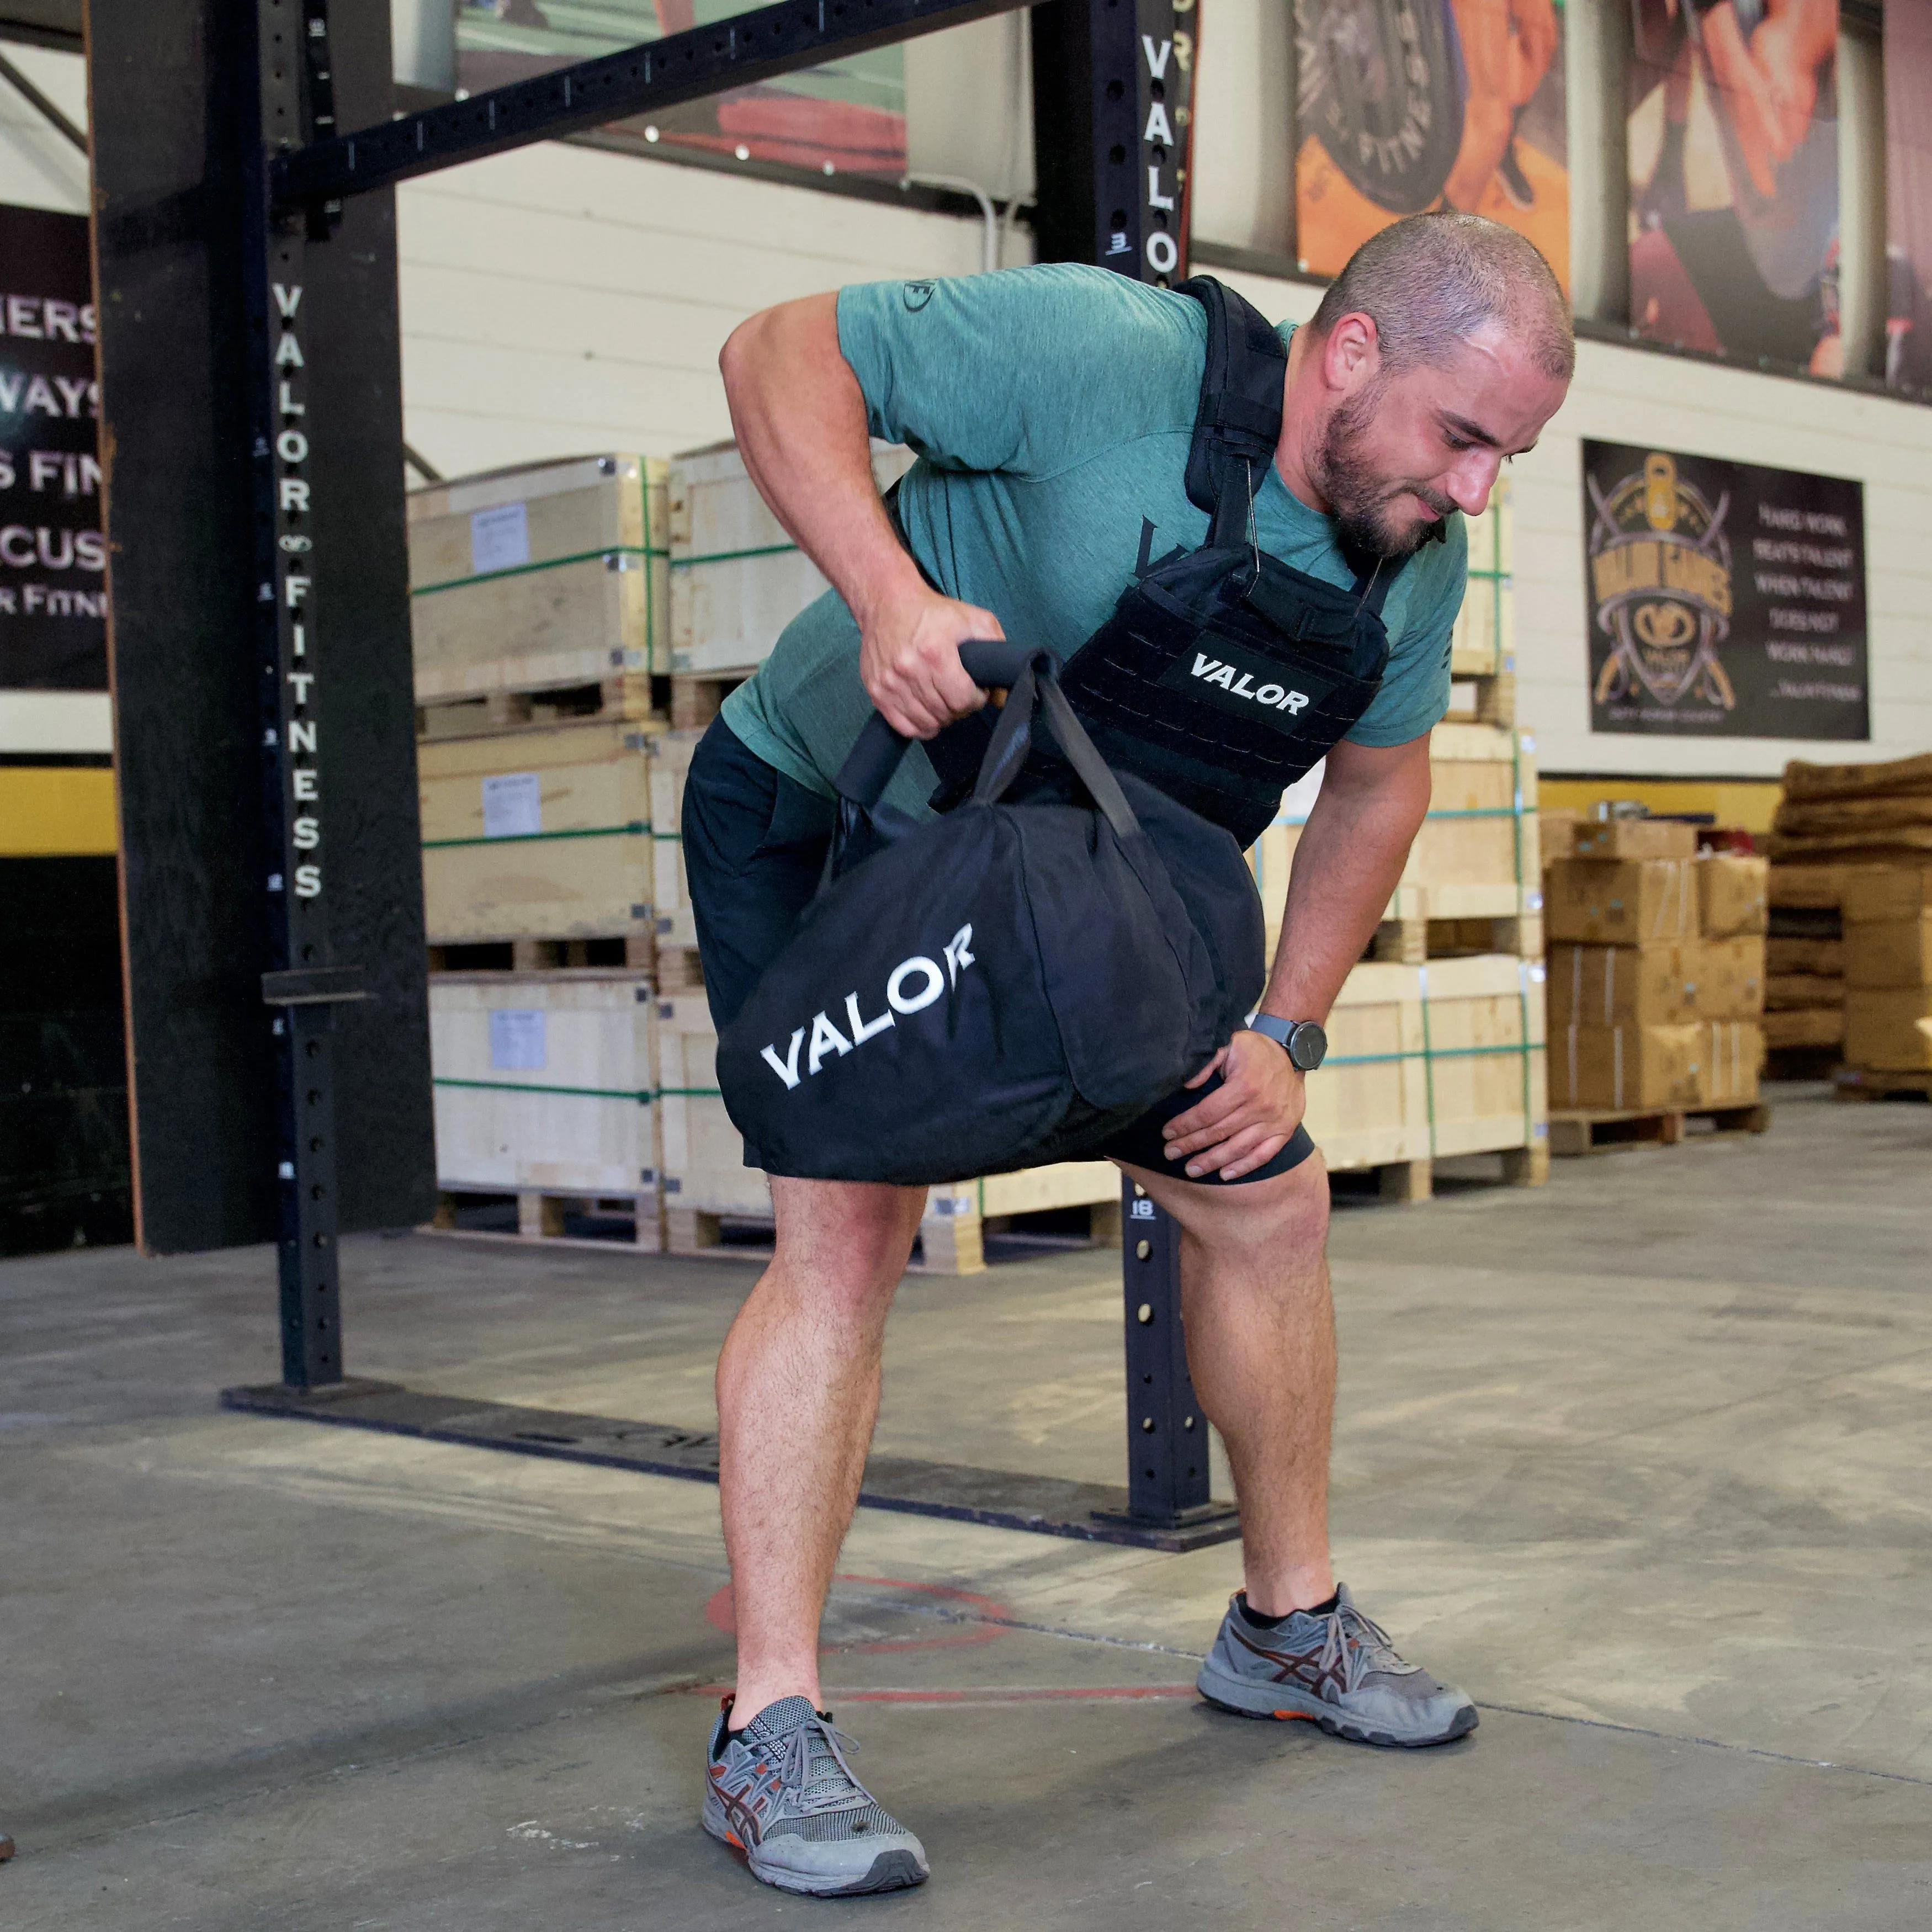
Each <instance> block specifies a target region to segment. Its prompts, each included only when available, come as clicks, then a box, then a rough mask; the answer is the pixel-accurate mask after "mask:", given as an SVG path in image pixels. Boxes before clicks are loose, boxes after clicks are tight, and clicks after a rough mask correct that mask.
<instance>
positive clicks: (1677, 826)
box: [1571, 818, 1697, 859]
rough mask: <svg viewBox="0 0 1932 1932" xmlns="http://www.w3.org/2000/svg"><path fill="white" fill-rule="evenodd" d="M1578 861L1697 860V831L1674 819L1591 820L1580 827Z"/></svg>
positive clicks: (1576, 849)
mask: <svg viewBox="0 0 1932 1932" xmlns="http://www.w3.org/2000/svg"><path fill="white" fill-rule="evenodd" d="M1571 855H1572V856H1574V857H1576V858H1578V859H1694V858H1696V857H1697V827H1696V826H1694V825H1686V824H1684V823H1681V822H1680V821H1679V820H1676V819H1674V818H1591V819H1586V820H1583V821H1582V823H1580V824H1579V825H1578V826H1577V835H1576V839H1575V842H1574V844H1573V845H1572V847H1571Z"/></svg>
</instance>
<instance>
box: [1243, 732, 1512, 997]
mask: <svg viewBox="0 0 1932 1932" xmlns="http://www.w3.org/2000/svg"><path fill="white" fill-rule="evenodd" d="M1429 764H1430V781H1431V786H1432V793H1431V797H1430V808H1429V816H1428V817H1427V818H1426V819H1425V820H1424V821H1423V824H1422V829H1421V831H1420V832H1418V834H1417V835H1416V839H1415V844H1414V845H1413V846H1412V847H1411V848H1410V850H1409V859H1408V862H1407V863H1406V865H1404V866H1403V873H1402V878H1401V881H1400V883H1399V884H1398V885H1397V887H1396V889H1395V891H1394V894H1393V895H1391V898H1390V900H1389V904H1388V910H1387V912H1386V913H1385V915H1384V922H1385V926H1388V928H1390V929H1391V931H1390V932H1389V933H1388V935H1387V936H1386V942H1385V944H1382V945H1379V948H1378V950H1379V951H1380V952H1382V953H1384V955H1385V956H1389V957H1393V958H1395V959H1405V958H1406V959H1407V960H1408V961H1409V962H1410V963H1413V962H1415V961H1416V960H1419V959H1424V958H1426V957H1427V953H1428V935H1427V928H1428V926H1430V924H1431V922H1445V921H1451V920H1453V921H1457V922H1465V921H1477V920H1482V921H1487V922H1490V923H1491V926H1492V927H1493V928H1495V927H1497V926H1500V927H1502V928H1504V930H1502V931H1495V930H1493V931H1492V933H1491V935H1490V944H1491V945H1492V946H1493V947H1495V949H1496V950H1498V951H1508V952H1513V953H1518V954H1520V955H1521V956H1524V957H1526V958H1536V957H1538V956H1541V953H1542V950H1543V929H1542V923H1541V913H1542V909H1543V888H1542V883H1541V847H1540V841H1539V834H1538V823H1537V811H1536V798H1537V793H1536V759H1535V747H1534V745H1533V744H1532V742H1531V741H1530V739H1529V736H1528V734H1527V733H1517V732H1515V731H1514V730H1502V729H1500V728H1499V727H1494V726H1491V725H1487V724H1439V725H1437V726H1436V730H1435V731H1434V733H1433V735H1432V736H1431V739H1430V760H1429ZM1300 790H1301V788H1299V787H1298V792H1299V791H1300ZM1289 798H1290V799H1291V800H1292V801H1293V802H1291V803H1290V804H1289V805H1288V806H1287V807H1286V811H1285V815H1284V816H1283V817H1281V818H1280V819H1277V820H1276V821H1275V823H1274V824H1272V825H1271V826H1269V827H1268V829H1267V830H1266V831H1265V832H1263V833H1262V836H1261V838H1260V839H1259V841H1257V842H1256V845H1255V847H1254V848H1253V850H1252V851H1251V852H1250V854H1249V864H1250V866H1251V867H1252V868H1253V871H1254V874H1255V877H1256V883H1257V884H1258V885H1259V887H1260V889H1261V895H1262V914H1263V916H1264V918H1265V920H1266V922H1267V926H1268V945H1269V947H1270V950H1271V951H1272V950H1273V947H1274V944H1275V941H1276V940H1277V938H1278V937H1279V935H1280V930H1281V918H1282V912H1283V908H1284V907H1285V906H1286V904H1287V900H1288V880H1289V871H1290V870H1291V868H1292V866H1293V865H1294V862H1295V846H1296V844H1297V843H1298V841H1299V840H1300V838H1301V825H1302V823H1303V822H1304V820H1305V818H1306V815H1307V808H1306V806H1305V805H1304V804H1303V803H1302V802H1301V799H1299V798H1298V795H1297V793H1290V794H1289ZM1498 942H1502V943H1501V944H1499V943H1498Z"/></svg>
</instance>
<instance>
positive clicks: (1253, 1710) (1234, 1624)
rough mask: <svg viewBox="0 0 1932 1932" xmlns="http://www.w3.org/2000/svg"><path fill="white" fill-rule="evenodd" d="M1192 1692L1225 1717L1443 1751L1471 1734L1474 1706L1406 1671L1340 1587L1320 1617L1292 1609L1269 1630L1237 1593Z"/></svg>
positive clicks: (1415, 1668) (1411, 1667) (1417, 1669)
mask: <svg viewBox="0 0 1932 1932" xmlns="http://www.w3.org/2000/svg"><path fill="white" fill-rule="evenodd" d="M1195 1688H1196V1690H1198V1691H1199V1692H1200V1693H1201V1694H1202V1697H1205V1698H1206V1699H1207V1700H1208V1703H1211V1704H1217V1705H1219V1706H1220V1707H1221V1709H1223V1710H1224V1711H1234V1712H1238V1713H1239V1714H1240V1715H1241V1716H1243V1717H1247V1718H1304V1719H1306V1720H1307V1721H1308V1722H1310V1723H1311V1724H1319V1725H1320V1726H1321V1727H1322V1729H1323V1730H1325V1731H1328V1732H1331V1733H1333V1734H1334V1736H1337V1737H1338V1738H1349V1739H1353V1740H1354V1741H1355V1742H1356V1743H1357V1744H1364V1745H1443V1744H1447V1743H1448V1742H1449V1741H1450V1740H1451V1739H1452V1738H1460V1737H1466V1736H1468V1735H1469V1733H1470V1732H1472V1731H1473V1730H1475V1728H1476V1707H1475V1705H1473V1704H1472V1703H1470V1702H1469V1699H1468V1698H1467V1697H1464V1696H1463V1694H1462V1692H1461V1691H1457V1690H1453V1689H1451V1688H1450V1687H1449V1686H1448V1685H1442V1684H1439V1683H1437V1682H1436V1680H1435V1679H1434V1678H1433V1677H1432V1676H1430V1674H1429V1673H1428V1672H1427V1671H1426V1670H1424V1669H1423V1668H1422V1667H1421V1665H1419V1664H1405V1663H1404V1662H1403V1660H1402V1659H1401V1658H1400V1657H1398V1656H1397V1655H1396V1652H1395V1646H1394V1645H1393V1644H1392V1643H1390V1642H1389V1639H1388V1632H1387V1631H1385V1630H1384V1629H1383V1628H1382V1626H1381V1625H1379V1624H1378V1623H1376V1622H1375V1621H1374V1620H1373V1619H1372V1618H1369V1617H1365V1616H1363V1614H1362V1613H1361V1611H1360V1610H1357V1609H1356V1607H1355V1599H1354V1598H1352V1597H1351V1596H1350V1595H1349V1589H1348V1586H1347V1585H1346V1584H1343V1585H1342V1586H1340V1588H1339V1589H1337V1591H1336V1592H1335V1607H1334V1610H1331V1611H1330V1612H1329V1613H1328V1615H1327V1616H1312V1615H1310V1613H1309V1612H1307V1611H1306V1610H1297V1611H1295V1613H1293V1615H1292V1616H1290V1617H1289V1619H1288V1620H1287V1621H1286V1622H1285V1623H1280V1624H1277V1625H1274V1628H1272V1629H1271V1628H1268V1627H1267V1626H1265V1625H1261V1624H1257V1623H1256V1622H1253V1621H1252V1620H1251V1619H1250V1617H1249V1615H1248V1600H1247V1595H1245V1593H1244V1594H1241V1595H1237V1596H1236V1597H1235V1599H1234V1601H1232V1603H1230V1604H1229V1606H1228V1614H1227V1615H1226V1616H1225V1617H1224V1618H1223V1619H1222V1620H1221V1631H1220V1635H1219V1636H1218V1637H1216V1638H1215V1640H1214V1649H1212V1650H1211V1651H1210V1652H1208V1661H1206V1663H1205V1664H1202V1667H1201V1675H1200V1676H1199V1677H1198V1678H1196V1679H1195Z"/></svg>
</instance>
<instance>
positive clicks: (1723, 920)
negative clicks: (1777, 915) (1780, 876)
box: [1697, 852, 1771, 939]
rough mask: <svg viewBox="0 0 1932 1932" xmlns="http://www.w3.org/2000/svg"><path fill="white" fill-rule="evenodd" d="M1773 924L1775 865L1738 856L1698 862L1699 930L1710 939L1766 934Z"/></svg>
mask: <svg viewBox="0 0 1932 1932" xmlns="http://www.w3.org/2000/svg"><path fill="white" fill-rule="evenodd" d="M1770 922H1771V862H1770V861H1769V859H1757V858H1749V857H1746V856H1745V855H1743V854H1742V853H1736V852H1707V853H1706V854H1705V855H1704V856H1703V858H1701V859H1699V860H1698V861H1697V926H1698V930H1699V931H1700V932H1702V933H1703V935H1704V937H1705V938H1706V939H1730V938H1733V937H1735V936H1736V935H1738V934H1739V933H1746V932H1764V931H1766V929H1767V928H1768V927H1769V925H1770Z"/></svg>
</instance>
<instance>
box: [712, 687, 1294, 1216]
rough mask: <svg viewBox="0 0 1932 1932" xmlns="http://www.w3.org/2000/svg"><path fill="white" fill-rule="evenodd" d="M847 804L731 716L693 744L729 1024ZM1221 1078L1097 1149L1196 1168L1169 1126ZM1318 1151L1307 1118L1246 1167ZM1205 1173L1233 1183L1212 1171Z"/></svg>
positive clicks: (792, 920) (1270, 1170) (722, 1016)
mask: <svg viewBox="0 0 1932 1932" xmlns="http://www.w3.org/2000/svg"><path fill="white" fill-rule="evenodd" d="M834 815H835V807H834V806H833V805H832V801H831V800H830V799H824V798H820V796H818V794H817V793H816V792H811V791H807V790H805V787H804V786H802V784H798V783H797V782H796V781H795V780H793V779H791V778H787V777H786V776H785V775H784V772H781V771H779V770H778V769H776V768H775V766H771V765H768V764H766V763H765V761H764V760H763V759H762V758H761V757H759V756H758V755H757V753H755V752H754V751H751V750H750V749H749V748H748V747H747V746H746V745H745V743H744V742H743V740H742V739H740V738H739V737H738V736H737V735H736V733H734V732H733V731H732V730H731V729H730V727H729V726H728V725H727V724H725V722H724V719H723V718H716V719H714V720H713V721H712V725H711V728H710V729H709V730H708V731H706V733H705V734H704V736H703V740H702V741H701V742H700V744H699V745H698V747H697V750H696V751H694V752H693V753H692V754H691V772H690V775H689V777H688V778H687V779H686V780H685V788H684V826H683V835H684V869H685V877H686V878H687V880H688V881H689V883H690V886H691V911H692V913H693V914H694V916H695V918H696V920H697V953H698V957H699V958H700V959H701V960H702V961H703V965H704V992H705V995H706V998H707V999H708V1000H709V1001H710V1004H711V1019H712V1024H713V1025H715V1027H716V1028H718V1031H719V1032H723V1031H724V1028H726V1027H727V1026H729V1025H730V1023H731V1022H732V1021H733V1019H736V1017H737V1014H738V1010H739V1007H742V1005H743V1004H745V1001H747V1000H748V999H749V998H751V989H752V988H753V987H754V986H756V985H757V983H758V981H759V979H760V977H762V975H763V972H764V970H765V968H766V967H767V966H768V965H770V964H771V962H772V960H774V959H776V958H777V957H778V954H779V953H780V952H781V950H783V949H784V944H785V942H786V941H787V940H788V939H790V937H791V935H792V932H793V928H794V927H795V926H796V924H797V922H798V916H799V913H802V911H804V910H805V907H806V906H807V905H808V904H810V903H811V897H812V895H813V894H814V892H817V889H818V881H819V877H820V874H822V873H823V871H824V868H825V853H826V847H827V845H828V844H829V843H830V841H831V838H832V820H833V817H834ZM1218 1085H1220V1076H1218V1075H1217V1076H1216V1077H1215V1078H1214V1079H1213V1080H1211V1081H1210V1082H1208V1084H1207V1085H1205V1087H1199V1088H1193V1089H1192V1090H1190V1089H1189V1088H1182V1089H1181V1091H1180V1092H1178V1093H1177V1094H1170V1095H1169V1097H1167V1098H1166V1100H1163V1101H1161V1102H1160V1103H1158V1104H1157V1105H1156V1106H1152V1107H1150V1108H1149V1109H1148V1111H1147V1112H1145V1114H1143V1115H1142V1116H1141V1117H1140V1118H1139V1120H1137V1121H1134V1122H1133V1124H1131V1125H1130V1126H1128V1127H1123V1128H1122V1129H1121V1130H1120V1132H1119V1133H1116V1134H1113V1135H1112V1136H1109V1138H1108V1139H1106V1140H1104V1141H1102V1142H1099V1143H1098V1144H1097V1145H1095V1146H1094V1147H1092V1148H1088V1149H1087V1150H1085V1154H1086V1157H1087V1158H1088V1159H1090V1160H1124V1161H1127V1162H1128V1163H1130V1164H1131V1165H1133V1166H1136V1167H1141V1168H1147V1169H1151V1170H1152V1171H1153V1172H1154V1173H1156V1174H1166V1175H1172V1176H1173V1178H1175V1180H1176V1181H1188V1180H1191V1179H1193V1178H1194V1177H1193V1176H1191V1175H1189V1174H1188V1173H1187V1172H1186V1170H1185V1169H1184V1167H1183V1166H1182V1165H1181V1163H1179V1162H1178V1161H1172V1160H1169V1159H1168V1158H1167V1155H1166V1150H1165V1146H1164V1144H1163V1139H1162V1135H1161V1129H1162V1128H1163V1127H1164V1126H1165V1125H1166V1123H1167V1122H1168V1121H1171V1120H1172V1119H1173V1118H1174V1117H1175V1115H1177V1114H1184V1113H1185V1112H1187V1109H1189V1108H1190V1107H1192V1106H1194V1105H1195V1103H1196V1102H1197V1101H1199V1100H1205V1098H1206V1097H1207V1096H1208V1094H1211V1093H1212V1092H1213V1091H1214V1089H1215V1088H1216V1087H1217V1086H1218ZM1314 1151H1315V1143H1314V1142H1313V1141H1312V1140H1310V1139H1309V1138H1308V1130H1307V1128H1305V1127H1297V1128H1296V1129H1295V1133H1294V1134H1293V1136H1292V1138H1291V1139H1289V1143H1288V1145H1286V1147H1284V1148H1283V1149H1282V1150H1281V1151H1280V1153H1278V1154H1277V1155H1276V1156H1275V1157H1274V1159H1273V1160H1270V1161H1267V1162H1265V1163H1263V1164H1262V1166H1259V1167H1258V1168H1256V1169H1255V1170H1254V1171H1253V1172H1252V1173H1250V1174H1244V1175H1241V1181H1267V1180H1270V1179H1271V1178H1273V1177H1274V1175H1277V1174H1286V1172H1288V1171H1289V1169H1290V1168H1292V1167H1299V1166H1301V1163H1303V1162H1304V1160H1307V1158H1308V1157H1309V1156H1310V1154H1313V1152H1314ZM1197 1184H1198V1185H1202V1186H1213V1187H1220V1186H1224V1185H1227V1184H1226V1183H1223V1181H1222V1180H1221V1178H1220V1176H1219V1175H1212V1174H1209V1175H1202V1176H1201V1177H1200V1178H1199V1182H1198V1183H1197ZM1238 1184H1239V1183H1235V1185H1238Z"/></svg>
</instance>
